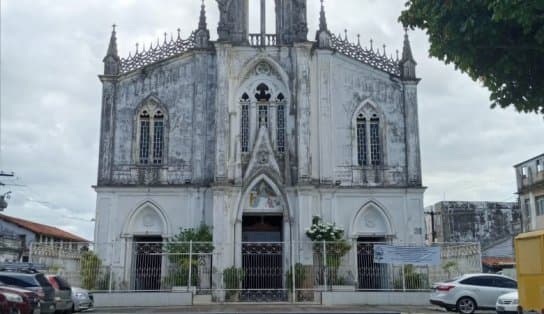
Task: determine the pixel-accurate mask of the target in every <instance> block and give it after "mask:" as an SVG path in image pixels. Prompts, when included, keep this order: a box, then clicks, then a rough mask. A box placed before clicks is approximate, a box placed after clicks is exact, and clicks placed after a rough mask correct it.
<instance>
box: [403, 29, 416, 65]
mask: <svg viewBox="0 0 544 314" xmlns="http://www.w3.org/2000/svg"><path fill="white" fill-rule="evenodd" d="M406 61H412V62H415V61H414V57H413V56H412V47H411V46H410V39H409V38H408V28H407V27H405V28H404V45H403V47H402V59H401V62H402V63H404V62H406Z"/></svg>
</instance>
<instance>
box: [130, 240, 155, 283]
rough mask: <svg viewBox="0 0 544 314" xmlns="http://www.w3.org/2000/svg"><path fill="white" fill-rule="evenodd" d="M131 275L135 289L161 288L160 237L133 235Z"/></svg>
mask: <svg viewBox="0 0 544 314" xmlns="http://www.w3.org/2000/svg"><path fill="white" fill-rule="evenodd" d="M133 241H134V255H133V257H134V260H133V262H132V265H133V268H132V269H133V272H132V273H133V276H134V281H133V282H134V289H135V290H159V289H160V288H161V266H162V237H160V236H145V237H134V240H133Z"/></svg>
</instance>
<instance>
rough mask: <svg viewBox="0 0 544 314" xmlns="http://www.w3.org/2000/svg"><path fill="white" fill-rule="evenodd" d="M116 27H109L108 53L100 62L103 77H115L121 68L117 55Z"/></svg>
mask: <svg viewBox="0 0 544 314" xmlns="http://www.w3.org/2000/svg"><path fill="white" fill-rule="evenodd" d="M115 27H116V25H115V24H113V25H112V26H111V28H112V31H111V37H110V42H109V45H108V51H107V52H106V56H105V57H104V59H103V60H102V61H103V62H104V74H105V75H117V74H119V71H120V68H121V59H120V58H119V54H118V53H117V33H116V32H115Z"/></svg>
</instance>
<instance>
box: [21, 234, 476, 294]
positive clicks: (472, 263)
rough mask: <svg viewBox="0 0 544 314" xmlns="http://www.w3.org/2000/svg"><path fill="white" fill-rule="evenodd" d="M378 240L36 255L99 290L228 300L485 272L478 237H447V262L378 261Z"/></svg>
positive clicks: (64, 250)
mask: <svg viewBox="0 0 544 314" xmlns="http://www.w3.org/2000/svg"><path fill="white" fill-rule="evenodd" d="M376 244H384V243H381V242H380V243H378V242H358V241H343V242H242V243H212V242H172V241H162V242H134V241H124V242H122V241H119V242H115V243H105V244H96V243H69V244H60V245H59V244H51V243H39V244H33V246H32V247H31V250H30V262H33V263H40V264H43V265H46V268H47V272H50V273H57V274H61V275H63V276H64V277H65V278H66V279H67V280H68V281H69V282H70V283H71V284H72V285H74V286H80V287H83V288H85V289H89V290H93V291H114V290H115V291H190V292H193V293H195V294H199V295H209V296H211V298H212V299H213V300H216V301H221V302H259V301H266V302H273V301H277V302H287V301H291V302H320V300H319V298H320V292H323V291H425V290H428V289H430V287H431V284H432V283H433V282H437V281H441V280H445V279H448V278H452V277H454V276H456V275H458V274H462V273H470V272H480V271H481V256H480V246H479V244H477V243H445V244H438V245H439V246H440V247H441V264H440V265H436V266H415V265H393V264H382V263H377V262H376V261H375V260H374V246H375V245H376Z"/></svg>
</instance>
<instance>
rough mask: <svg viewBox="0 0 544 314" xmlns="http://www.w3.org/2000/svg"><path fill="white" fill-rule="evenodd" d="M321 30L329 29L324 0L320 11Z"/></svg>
mask: <svg viewBox="0 0 544 314" xmlns="http://www.w3.org/2000/svg"><path fill="white" fill-rule="evenodd" d="M319 30H320V31H326V30H327V16H326V15H325V6H324V5H323V0H321V11H319Z"/></svg>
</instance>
